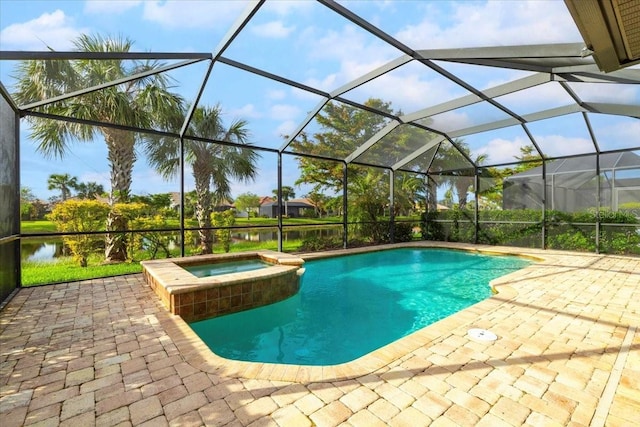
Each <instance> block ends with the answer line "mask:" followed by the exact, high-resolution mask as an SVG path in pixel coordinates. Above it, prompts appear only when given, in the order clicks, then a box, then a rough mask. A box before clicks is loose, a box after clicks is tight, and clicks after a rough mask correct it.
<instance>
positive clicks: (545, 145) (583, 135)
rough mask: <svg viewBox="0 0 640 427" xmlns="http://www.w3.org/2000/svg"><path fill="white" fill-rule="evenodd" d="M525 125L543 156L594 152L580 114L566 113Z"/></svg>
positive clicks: (594, 149) (593, 146)
mask: <svg viewBox="0 0 640 427" xmlns="http://www.w3.org/2000/svg"><path fill="white" fill-rule="evenodd" d="M527 126H528V128H529V130H530V132H531V134H532V136H533V139H534V140H535V141H536V143H537V144H538V146H539V147H540V149H541V150H542V152H543V154H544V155H545V157H551V158H553V157H562V156H573V155H577V154H587V153H595V152H596V147H595V145H594V143H593V140H592V139H591V136H590V135H589V130H588V128H587V125H586V123H585V120H584V117H583V115H582V114H568V115H564V116H559V117H553V118H550V119H545V120H539V121H536V122H532V123H529V124H528V125H527Z"/></svg>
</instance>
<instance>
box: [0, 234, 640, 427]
mask: <svg viewBox="0 0 640 427" xmlns="http://www.w3.org/2000/svg"><path fill="white" fill-rule="evenodd" d="M439 246H455V247H459V248H467V249H472V250H475V249H482V250H490V251H493V252H512V253H513V252H518V253H521V254H524V255H530V256H538V257H542V258H544V261H542V262H539V263H536V264H534V265H532V266H530V267H528V268H526V269H524V270H521V271H519V272H516V273H514V274H511V275H509V276H507V277H505V278H503V279H501V280H498V281H497V283H495V284H496V285H497V289H498V291H499V293H498V294H497V295H495V296H493V297H492V298H490V299H488V300H485V301H483V302H481V303H479V304H476V305H474V306H473V307H470V308H469V309H467V310H464V311H463V312H460V313H458V314H456V315H454V316H451V317H449V318H447V319H444V320H442V321H440V322H438V323H436V324H434V325H431V326H429V327H427V328H424V329H423V330H421V331H418V332H416V333H414V334H412V335H410V336H408V337H405V338H403V339H402V340H399V341H397V342H395V343H393V344H391V345H389V346H387V347H384V348H383V349H380V350H379V351H376V352H375V353H373V354H372V355H369V356H365V357H363V358H361V359H358V360H357V361H354V362H352V363H349V364H345V365H338V366H335V367H325V368H316V367H296V366H286V365H270V364H250V363H241V362H231V361H226V360H224V359H221V358H218V357H217V356H215V355H213V354H212V353H211V352H210V351H209V350H208V349H206V348H205V347H204V346H203V345H202V343H201V342H200V341H199V339H198V338H197V337H195V336H194V335H193V334H192V333H191V332H190V330H189V329H188V328H186V327H185V324H184V322H183V321H182V320H181V319H180V318H179V317H175V316H172V315H170V314H168V313H167V311H166V310H165V309H164V308H163V306H162V305H161V303H160V301H159V299H158V297H157V296H156V295H155V294H154V293H153V292H152V291H151V290H150V289H149V287H148V286H147V285H146V284H145V283H144V281H143V279H142V275H139V274H138V275H129V276H122V277H114V278H105V279H96V280H88V281H83V282H76V283H65V284H58V285H51V286H43V287H35V288H25V289H21V290H20V291H19V292H18V293H17V294H16V295H15V296H14V298H13V299H12V300H11V301H10V302H9V303H8V304H7V305H6V306H5V307H4V308H3V309H2V311H1V312H0V338H1V343H0V344H1V348H0V386H1V393H0V425H2V427H10V426H20V425H33V426H50V425H51V426H52V425H72V426H74V427H81V426H92V425H98V426H113V425H123V426H124V425H144V426H156V425H157V426H160V425H179V426H191V425H194V426H199V425H214V426H218V425H220V426H221V425H230V426H247V425H252V426H269V425H272V426H296V427H297V426H311V425H317V426H336V425H344V426H367V427H369V426H386V425H391V426H404V425H407V426H412V427H416V426H421V425H433V426H454V425H456V426H458V425H478V426H492V427H499V426H519V425H530V426H553V425H572V426H588V425H589V426H604V425H607V426H636V425H640V391H639V390H640V334H639V333H638V328H639V327H640V259H639V258H629V257H619V256H600V255H593V254H578V253H567V252H556V251H538V250H529V249H525V250H523V249H515V248H498V247H482V246H471V245H452V244H447V245H445V244H442V245H439ZM470 328H483V329H489V330H491V331H492V332H494V333H495V334H497V336H498V340H496V341H493V342H483V341H477V340H474V339H472V338H470V337H469V335H468V334H467V332H468V330H469V329H470Z"/></svg>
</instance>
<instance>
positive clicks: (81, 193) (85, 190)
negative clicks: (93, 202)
mask: <svg viewBox="0 0 640 427" xmlns="http://www.w3.org/2000/svg"><path fill="white" fill-rule="evenodd" d="M76 191H77V192H78V197H79V198H81V199H95V198H96V197H97V196H99V195H101V194H103V193H104V187H103V186H102V184H98V183H97V182H93V181H91V182H86V183H85V182H81V183H80V184H78V186H77V187H76Z"/></svg>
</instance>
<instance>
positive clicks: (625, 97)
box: [570, 83, 640, 105]
mask: <svg viewBox="0 0 640 427" xmlns="http://www.w3.org/2000/svg"><path fill="white" fill-rule="evenodd" d="M570 86H571V88H572V89H574V90H575V91H576V93H577V95H578V97H580V98H581V99H582V100H583V101H586V102H604V103H609V102H611V103H617V104H636V105H637V104H638V103H640V89H639V88H638V87H637V85H623V84H615V87H614V86H613V85H612V84H611V83H601V84H593V83H589V84H586V83H575V84H570Z"/></svg>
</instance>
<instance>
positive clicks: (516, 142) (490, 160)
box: [459, 125, 540, 166]
mask: <svg viewBox="0 0 640 427" xmlns="http://www.w3.org/2000/svg"><path fill="white" fill-rule="evenodd" d="M459 140H462V141H463V142H464V144H465V145H466V146H467V147H469V156H470V157H471V159H472V160H473V161H474V162H476V163H477V164H479V165H485V166H486V165H499V164H507V163H511V162H514V161H517V157H522V154H523V153H522V151H521V149H523V148H525V147H531V148H532V149H533V150H532V151H531V155H532V156H533V157H534V158H540V155H539V154H538V151H537V150H536V149H535V147H534V146H533V143H532V141H531V139H530V138H529V136H528V135H527V133H526V132H525V131H524V129H523V128H522V126H520V125H518V126H509V127H505V128H500V129H495V130H491V131H487V132H480V133H474V134H471V135H466V136H465V137H462V138H459Z"/></svg>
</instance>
